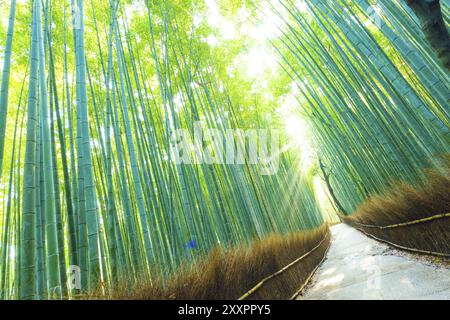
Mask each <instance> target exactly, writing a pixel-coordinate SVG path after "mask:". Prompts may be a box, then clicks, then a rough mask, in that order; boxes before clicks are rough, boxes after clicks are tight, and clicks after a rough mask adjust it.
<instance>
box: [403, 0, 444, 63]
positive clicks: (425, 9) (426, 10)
mask: <svg viewBox="0 0 450 320" xmlns="http://www.w3.org/2000/svg"><path fill="white" fill-rule="evenodd" d="M405 1H406V3H407V4H408V5H409V6H410V7H411V9H412V10H413V11H414V13H415V14H416V16H417V18H418V19H419V21H420V24H421V27H422V30H423V33H424V34H425V37H426V38H427V40H428V42H429V43H430V45H431V47H432V48H433V49H434V51H435V52H436V54H437V56H438V58H439V59H440V60H441V62H442V64H443V65H444V67H445V68H446V69H447V70H450V35H449V32H448V29H447V27H446V25H445V22H444V19H443V18H442V11H441V4H440V1H439V0H405Z"/></svg>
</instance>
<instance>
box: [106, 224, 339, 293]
mask: <svg viewBox="0 0 450 320" xmlns="http://www.w3.org/2000/svg"><path fill="white" fill-rule="evenodd" d="M325 236H327V238H326V240H325V241H323V243H322V244H321V245H320V246H319V247H318V248H317V250H315V251H314V252H313V253H311V254H310V255H308V256H307V257H306V258H305V259H303V260H301V261H300V262H299V263H297V264H296V265H294V266H293V267H292V268H290V269H288V270H287V271H285V272H283V273H282V274H281V275H279V276H277V277H275V278H273V279H271V280H269V281H268V282H267V283H266V284H264V285H263V286H262V287H261V288H260V289H259V290H258V291H256V292H255V293H254V294H253V295H251V296H250V297H249V299H288V298H289V297H290V296H291V295H292V294H294V293H295V292H296V291H297V290H298V289H299V288H300V287H301V285H302V284H303V283H304V282H305V280H306V279H307V277H308V276H309V274H310V273H311V272H312V271H313V269H314V268H315V267H316V266H317V264H318V263H319V262H320V261H321V260H322V258H323V255H324V253H325V251H326V248H327V247H328V244H329V241H330V237H329V233H328V226H325V225H324V226H322V227H321V228H318V229H316V230H313V231H308V232H298V233H295V234H292V235H289V236H281V235H271V236H269V237H267V238H265V239H263V240H256V241H254V242H253V243H251V244H250V245H248V246H245V247H238V248H231V249H228V250H225V251H224V250H221V249H219V248H218V249H214V250H213V251H212V252H211V253H210V254H209V256H208V257H207V258H206V259H204V260H201V261H198V262H196V263H194V264H193V265H192V266H190V267H189V268H187V267H185V268H180V271H179V272H178V273H177V274H176V275H175V276H173V277H172V278H170V279H169V280H168V282H167V284H166V285H165V286H164V285H163V284H162V281H160V280H153V281H152V283H151V284H150V283H148V282H147V281H142V282H140V283H138V284H136V285H134V286H133V288H130V287H129V286H127V285H125V286H117V288H116V289H114V290H109V293H108V294H107V296H108V299H136V300H174V299H175V300H210V299H214V300H233V299H238V298H239V297H240V296H242V295H243V294H244V293H246V292H247V291H248V290H250V289H251V288H253V287H254V286H255V285H256V284H257V283H258V282H260V281H261V280H262V279H263V278H265V277H266V276H268V275H271V274H273V273H275V272H276V271H278V270H280V269H282V268H283V267H285V266H286V265H288V264H289V263H291V262H292V261H294V260H295V259H297V258H299V257H300V256H302V255H303V254H305V253H307V252H308V251H310V250H312V249H313V248H314V247H315V246H317V245H318V244H319V243H320V241H321V240H322V239H324V237H325Z"/></svg>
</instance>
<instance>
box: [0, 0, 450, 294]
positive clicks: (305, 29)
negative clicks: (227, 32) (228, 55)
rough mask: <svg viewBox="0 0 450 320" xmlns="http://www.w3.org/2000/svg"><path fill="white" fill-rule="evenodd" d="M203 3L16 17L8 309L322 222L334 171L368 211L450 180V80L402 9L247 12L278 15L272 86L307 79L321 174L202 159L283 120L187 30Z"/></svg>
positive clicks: (332, 4)
mask: <svg viewBox="0 0 450 320" xmlns="http://www.w3.org/2000/svg"><path fill="white" fill-rule="evenodd" d="M211 1H212V0H211ZM211 1H209V0H208V1H206V2H211ZM197 2H202V3H203V1H194V0H192V1H186V0H179V1H178V0H173V1H165V0H144V1H136V3H138V4H139V5H137V7H138V9H137V11H138V14H139V19H131V17H130V15H131V13H130V11H129V10H128V8H129V6H130V5H132V4H135V3H134V2H133V1H124V0H109V1H98V0H86V1H83V0H70V1H69V0H63V1H53V0H28V1H16V0H11V1H9V3H8V4H7V5H5V4H2V7H1V8H2V10H6V9H7V10H8V14H5V13H4V12H1V16H2V17H3V16H5V17H6V16H8V19H7V23H4V22H3V26H2V28H3V29H0V30H2V33H1V34H0V41H2V43H1V45H3V44H4V45H5V46H4V47H0V49H1V50H0V51H1V52H2V54H3V56H2V58H3V59H2V60H0V61H3V65H2V66H1V67H0V68H2V69H1V72H2V78H1V79H2V80H1V84H0V86H1V87H0V174H1V176H0V238H1V239H0V259H1V260H0V299H48V298H54V299H59V298H73V297H76V296H77V295H79V294H84V293H88V292H105V290H106V288H109V287H114V286H115V285H117V284H118V283H121V282H123V281H125V282H127V283H139V282H143V281H146V282H149V283H151V282H152V281H153V280H154V279H167V278H169V277H170V276H171V275H172V274H174V273H175V272H177V270H179V268H180V267H183V266H185V265H186V264H190V263H194V262H195V261H197V260H198V259H201V258H202V257H204V256H206V255H207V254H208V253H210V252H211V251H212V250H213V249H214V248H216V247H220V248H228V247H231V246H240V245H244V244H248V243H250V242H251V241H253V240H255V239H263V238H264V237H267V236H269V235H270V234H274V233H275V234H281V235H288V234H291V233H295V232H297V231H301V230H311V229H316V228H318V227H320V226H322V225H323V224H324V220H325V219H324V216H327V215H329V214H330V213H329V212H324V210H323V205H322V206H321V203H320V202H321V201H322V200H323V199H320V198H321V197H320V196H319V191H318V188H317V184H316V180H317V177H318V176H320V175H323V176H324V177H325V178H326V179H325V180H326V181H325V183H326V187H328V191H329V195H330V197H331V198H332V200H333V203H334V205H335V206H336V207H337V211H340V212H341V213H345V214H351V213H353V212H354V210H355V209H356V208H357V206H358V205H359V204H361V203H362V202H363V201H364V200H365V199H367V198H368V197H369V196H370V195H372V194H378V193H380V192H383V191H385V188H386V186H387V185H388V183H389V182H390V181H391V180H403V181H408V182H418V181H421V180H422V179H423V178H424V177H423V174H422V169H423V168H425V167H432V168H435V169H437V170H439V169H440V168H441V163H440V161H439V155H441V154H445V153H448V152H449V151H450V145H449V139H450V133H449V124H450V123H449V111H448V101H449V97H450V91H449V82H448V70H447V69H446V68H445V67H444V66H443V65H442V64H441V62H440V61H439V59H438V57H437V56H436V54H435V53H434V51H433V48H432V47H431V46H430V44H429V43H428V42H427V39H426V38H425V36H424V35H423V33H422V32H421V30H420V25H419V23H418V20H417V18H416V17H415V15H414V13H413V12H412V11H411V9H410V8H409V7H408V6H407V4H406V3H403V2H402V1H397V0H379V1H377V2H376V6H374V5H373V2H372V1H369V0H338V1H334V0H333V1H332V0H311V1H309V0H308V1H296V2H295V1H292V0H274V1H264V0H261V1H236V3H237V2H239V3H241V2H242V3H243V4H244V5H245V4H246V5H247V6H248V7H250V8H252V10H253V12H258V13H259V10H258V8H259V7H260V6H259V4H264V5H266V4H267V6H268V8H269V10H268V11H266V12H262V13H261V15H262V17H261V19H263V20H264V19H265V17H264V15H265V14H270V15H271V16H272V19H273V20H274V21H275V24H276V27H277V30H278V32H277V37H275V38H270V39H269V40H268V42H270V46H271V49H272V50H273V52H274V54H276V55H277V57H278V63H279V67H280V69H281V71H282V74H283V75H280V76H279V77H278V76H277V77H274V78H273V79H272V82H273V83H275V84H279V83H283V84H289V83H291V82H292V84H293V86H291V87H292V90H293V91H294V92H295V98H296V101H295V108H296V110H297V111H298V113H299V114H300V115H301V116H302V118H303V119H305V120H306V121H307V122H308V125H309V127H310V128H311V135H312V140H313V142H314V148H313V149H314V150H313V153H314V159H313V163H314V164H313V165H312V166H310V167H308V168H306V169H305V165H304V163H303V162H304V161H305V157H304V156H303V157H302V154H301V150H300V152H299V151H298V150H291V149H289V148H288V147H283V148H281V150H280V151H279V153H277V154H276V157H278V158H279V161H278V162H279V163H278V165H279V168H278V171H277V173H276V174H273V175H270V174H269V175H266V174H262V173H261V172H262V169H263V168H262V165H261V164H260V163H256V162H254V163H252V162H247V161H244V162H243V163H236V164H223V163H222V162H220V161H215V160H211V159H210V161H205V159H202V155H201V154H200V153H199V149H205V150H214V146H217V145H219V144H224V145H227V146H230V145H231V149H233V150H234V151H236V150H239V149H242V148H243V149H244V150H245V149H246V146H245V139H244V141H242V140H239V139H238V140H236V141H235V140H234V137H230V136H229V135H228V132H229V131H228V130H229V129H247V128H252V129H255V130H256V129H258V128H261V129H267V128H272V127H274V126H275V127H276V123H275V124H274V123H272V121H271V119H270V117H263V116H261V115H260V114H259V111H261V110H262V108H260V109H258V106H257V107H256V109H250V108H248V110H246V109H245V107H243V106H242V105H243V103H242V101H237V100H238V99H236V92H237V93H238V94H241V95H242V96H251V95H252V93H251V92H250V90H248V92H247V90H246V89H243V88H240V82H238V80H235V81H236V82H233V81H232V80H230V78H229V77H228V76H223V77H221V76H219V75H222V74H219V73H218V72H217V70H218V69H220V67H221V66H218V62H217V61H220V59H221V58H222V57H221V56H220V53H219V54H218V56H216V57H214V56H210V55H208V54H207V53H206V51H208V50H205V49H204V46H203V45H204V44H203V45H199V41H198V39H196V38H195V36H194V35H193V34H194V33H193V32H192V26H193V25H194V24H195V23H196V22H195V19H194V18H192V17H190V18H186V14H187V16H189V13H186V12H185V11H187V10H186V9H185V8H187V7H189V6H190V5H192V7H193V8H196V6H195V5H196V3H197ZM213 2H214V1H213ZM214 3H215V2H214ZM233 3H234V2H233ZM442 10H443V12H444V13H446V14H445V16H446V18H445V19H446V22H447V23H448V18H447V17H448V14H447V13H448V7H447V6H445V5H443V8H442ZM273 17H275V18H273ZM3 30H5V32H4V34H3ZM209 42H210V43H212V41H209ZM210 46H211V47H212V45H210ZM19 47H20V48H22V50H20V51H19V50H18V48H19ZM230 47H231V45H230ZM223 49H224V52H225V49H229V48H223ZM230 50H231V49H230ZM223 55H225V53H224V54H223ZM224 79H225V80H226V81H225V80H224ZM262 80H263V79H257V80H256V81H255V82H262ZM273 83H272V84H273ZM287 86H288V87H289V85H287ZM280 91H282V90H280ZM255 97H256V95H255ZM250 99H251V98H248V100H250ZM255 100H256V98H255ZM255 104H257V103H256V102H255ZM199 127H200V129H205V130H206V129H208V128H214V129H216V130H217V131H218V132H219V133H220V135H219V138H218V139H214V137H209V139H208V137H204V138H202V141H201V142H200V145H194V146H189V148H187V149H185V152H186V154H187V155H188V158H189V159H190V163H189V164H180V163H177V162H176V161H174V158H176V156H177V155H175V154H174V152H173V150H177V148H176V147H177V146H179V145H180V140H178V139H177V138H176V136H174V133H175V132H177V130H179V129H182V130H183V132H186V133H187V134H188V135H190V136H192V137H193V136H195V135H196V132H197V130H199ZM302 138H303V137H300V140H301V139H302ZM281 140H282V142H283V146H289V141H288V138H286V137H281ZM263 144H265V143H263ZM174 147H175V148H174ZM260 147H261V144H260ZM266 147H267V146H266ZM235 149H236V150H235ZM186 150H188V151H186ZM212 153H214V151H212ZM299 153H300V154H299ZM203 156H204V155H203ZM216 156H217V155H216ZM212 158H214V157H212ZM202 160H203V161H202ZM266 164H267V163H266ZM77 275H80V277H79V278H77V277H76V276H77ZM74 279H75V282H74ZM77 280H80V283H77ZM74 284H76V285H75V286H74ZM102 290H103V291H102Z"/></svg>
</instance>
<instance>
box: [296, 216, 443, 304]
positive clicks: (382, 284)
mask: <svg viewBox="0 0 450 320" xmlns="http://www.w3.org/2000/svg"><path fill="white" fill-rule="evenodd" d="M331 233H332V243H331V247H330V249H329V251H328V254H327V258H326V260H325V261H324V262H323V264H322V266H321V267H320V268H319V269H318V270H317V273H316V274H315V275H314V277H313V278H312V280H311V283H310V284H309V286H308V288H307V290H306V292H305V294H304V296H299V297H298V299H337V300H340V299H352V300H355V299H450V269H448V268H446V267H444V266H436V265H433V264H432V263H430V262H428V261H425V260H424V259H422V258H416V257H415V256H414V255H411V254H408V253H404V252H400V251H398V250H394V249H392V248H391V247H389V246H387V245H385V244H383V243H380V242H378V241H375V240H373V239H371V238H368V237H367V236H365V235H363V234H362V233H360V232H359V231H357V230H356V229H354V228H351V227H349V226H347V225H344V224H339V225H336V226H334V227H332V228H331Z"/></svg>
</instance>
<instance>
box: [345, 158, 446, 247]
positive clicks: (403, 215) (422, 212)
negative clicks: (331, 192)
mask: <svg viewBox="0 0 450 320" xmlns="http://www.w3.org/2000/svg"><path fill="white" fill-rule="evenodd" d="M444 163H445V168H446V169H445V170H446V172H438V171H435V170H426V171H425V174H426V176H427V180H426V182H425V183H423V184H421V185H417V186H412V185H408V184H405V183H393V184H392V186H391V187H390V191H389V192H387V193H384V194H382V195H377V196H373V197H371V198H369V199H368V200H367V201H366V202H365V203H363V204H362V205H361V206H359V208H358V209H357V210H356V212H355V214H353V215H352V216H349V217H345V218H343V220H344V222H346V223H348V224H350V225H351V224H352V223H354V222H358V223H363V224H368V225H377V226H386V225H392V224H398V223H404V222H409V221H414V220H419V219H422V218H426V217H430V216H434V215H438V214H443V213H449V212H450V156H445V157H444ZM355 226H356V225H355ZM357 227H359V228H362V229H363V230H364V231H365V232H367V233H369V234H372V235H374V236H376V237H379V238H382V239H385V240H388V241H391V242H393V243H395V244H398V245H401V246H405V247H409V248H413V249H419V250H426V251H434V252H439V253H446V254H449V253H450V218H444V219H439V220H432V221H429V222H424V223H419V224H414V225H410V226H404V227H398V228H389V229H376V228H367V227H361V226H357Z"/></svg>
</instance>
